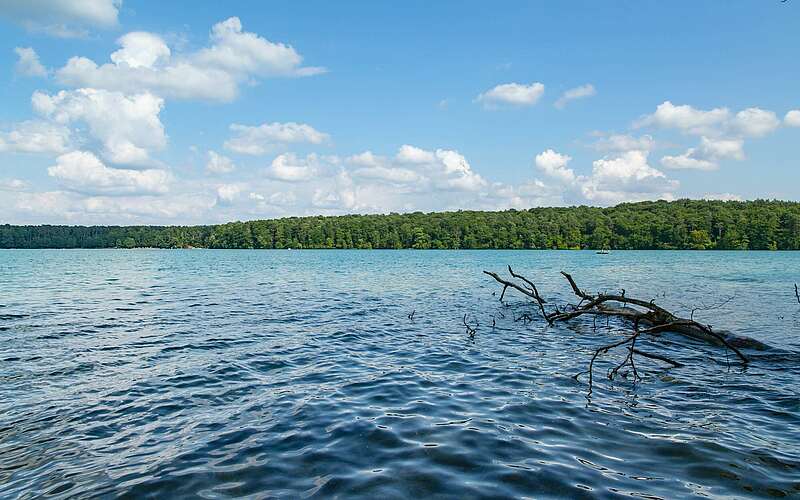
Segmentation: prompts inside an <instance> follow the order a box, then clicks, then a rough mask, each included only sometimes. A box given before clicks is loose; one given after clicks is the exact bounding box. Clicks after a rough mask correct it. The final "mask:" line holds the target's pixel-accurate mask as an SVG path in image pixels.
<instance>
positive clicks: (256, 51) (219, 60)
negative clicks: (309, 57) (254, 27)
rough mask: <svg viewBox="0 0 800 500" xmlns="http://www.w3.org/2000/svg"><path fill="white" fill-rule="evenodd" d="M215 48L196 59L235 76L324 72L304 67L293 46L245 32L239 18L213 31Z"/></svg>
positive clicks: (197, 55)
mask: <svg viewBox="0 0 800 500" xmlns="http://www.w3.org/2000/svg"><path fill="white" fill-rule="evenodd" d="M211 41H212V45H211V46H210V47H208V48H205V49H202V50H201V51H200V52H198V53H197V54H196V55H195V59H196V61H197V62H198V63H199V64H200V65H202V66H208V67H216V68H222V69H224V70H225V71H228V72H230V73H233V74H254V75H261V76H309V75H314V74H318V73H321V72H324V71H325V70H324V69H323V68H315V67H305V68H303V67H301V64H302V62H303V58H302V57H301V56H300V54H298V53H297V51H295V50H294V48H293V47H292V46H290V45H284V44H282V43H273V42H270V41H269V40H267V39H265V38H262V37H260V36H258V35H256V34H255V33H248V32H243V31H242V23H241V21H240V20H239V18H238V17H231V18H228V19H226V20H225V21H222V22H219V23H217V24H215V25H214V26H213V27H212V28H211Z"/></svg>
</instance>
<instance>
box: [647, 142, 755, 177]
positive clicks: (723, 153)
mask: <svg viewBox="0 0 800 500" xmlns="http://www.w3.org/2000/svg"><path fill="white" fill-rule="evenodd" d="M725 158H730V159H733V160H744V158H745V156H744V140H743V139H738V138H734V139H731V138H709V137H706V136H703V137H701V138H700V147H698V148H689V149H687V150H686V152H685V153H683V154H681V155H675V156H670V155H667V156H664V157H663V158H661V164H662V165H664V166H665V167H667V168H671V169H682V170H716V169H717V168H719V160H721V159H725Z"/></svg>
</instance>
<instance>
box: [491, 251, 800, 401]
mask: <svg viewBox="0 0 800 500" xmlns="http://www.w3.org/2000/svg"><path fill="white" fill-rule="evenodd" d="M483 272H484V273H485V274H487V275H489V276H491V277H492V278H494V279H495V281H497V282H498V283H500V284H501V285H503V292H502V294H501V295H500V300H501V302H502V300H503V298H504V297H505V293H506V291H507V290H508V289H509V288H512V289H514V290H517V291H519V292H520V293H522V294H523V295H525V296H526V297H528V298H530V299H532V300H533V301H534V303H535V304H536V305H537V306H538V308H539V311H540V313H541V315H542V317H543V318H544V319H545V320H546V321H547V322H548V323H549V324H553V323H555V322H559V321H568V320H571V319H574V318H577V317H579V316H583V315H588V316H593V317H594V318H595V319H596V318H597V316H601V317H602V316H605V317H606V318H607V319H608V318H611V317H616V318H621V319H623V320H625V321H628V322H630V323H632V324H633V333H632V334H631V335H629V336H628V337H626V338H625V339H623V340H620V341H618V342H614V343H611V344H608V345H604V346H602V347H600V348H598V349H597V350H596V351H595V352H594V354H593V356H592V358H591V360H590V362H589V370H588V373H589V388H590V391H591V386H592V381H593V373H592V372H593V368H594V362H595V360H596V359H597V358H598V356H600V355H601V354H605V353H607V352H609V351H610V350H612V349H614V348H617V347H621V346H624V345H626V346H627V347H628V349H627V353H626V355H625V357H624V358H623V360H622V362H621V363H619V364H618V365H617V366H616V367H614V368H613V369H612V370H610V372H609V374H608V376H609V378H614V377H615V376H616V375H617V374H618V372H619V371H620V370H621V369H622V368H624V367H625V366H629V367H630V369H631V372H632V373H633V378H634V381H636V380H638V379H639V378H640V377H639V373H638V370H637V368H636V361H635V357H636V356H640V357H643V358H648V359H652V360H658V361H662V362H664V363H667V364H669V365H671V366H673V367H681V366H683V364H682V363H679V362H678V361H675V360H673V359H670V358H668V357H666V356H662V355H660V354H654V353H650V352H645V351H641V350H639V349H637V348H636V341H637V339H638V338H640V337H641V336H643V335H645V336H658V335H659V334H661V333H663V332H672V333H677V334H680V335H683V336H685V337H689V338H691V339H693V340H700V341H704V342H706V343H709V344H712V345H717V346H721V347H725V348H726V349H727V350H730V351H733V352H734V353H735V354H736V356H737V357H738V359H739V361H740V362H741V363H742V364H743V365H747V363H748V362H749V359H748V357H747V356H746V355H745V354H744V353H743V352H742V350H741V349H740V348H741V347H751V348H756V349H766V348H767V346H766V345H764V344H762V343H761V342H759V341H757V340H755V339H751V338H747V337H739V336H736V335H733V334H731V333H730V332H725V331H722V330H719V331H717V330H714V329H713V327H712V326H711V325H704V324H702V323H699V322H697V321H695V320H694V312H695V311H697V310H710V309H717V308H720V307H722V306H724V305H725V304H727V303H728V302H730V301H731V300H732V298H733V297H731V298H728V299H726V300H725V301H723V302H721V303H720V304H716V305H713V306H710V307H708V306H705V305H703V307H701V308H693V309H692V314H691V317H690V318H682V317H679V316H677V315H675V314H673V313H672V312H670V311H668V310H667V309H664V308H663V307H661V306H659V305H656V303H655V300H649V301H648V300H643V299H638V298H635V297H629V296H626V295H625V289H622V292H621V294H615V293H611V294H609V293H598V294H596V295H593V294H591V293H589V292H586V291H585V290H582V289H581V288H580V287H579V286H578V284H577V283H576V282H575V279H574V278H573V277H572V275H570V274H569V273H567V272H564V271H562V272H561V274H562V276H564V278H565V279H566V280H567V283H569V286H570V288H571V289H572V293H573V294H574V295H575V296H576V297H578V298H579V299H580V301H579V302H578V304H567V305H566V306H561V307H559V306H558V305H557V304H554V305H553V307H552V308H551V309H552V312H548V311H547V309H545V304H547V301H545V299H544V298H542V296H541V295H540V294H539V290H538V288H537V287H536V284H535V283H534V282H533V281H531V280H529V279H528V278H526V277H525V276H522V275H520V274H518V273H515V272H514V270H513V269H511V266H508V272H509V274H510V275H511V277H512V278H513V279H514V280H517V281H513V280H507V279H504V278H501V277H500V276H499V275H497V274H496V273H493V272H490V271H483ZM795 295H796V296H797V299H798V302H800V290H798V287H797V285H795ZM523 316H526V315H523ZM526 319H527V320H530V317H528V318H526ZM594 324H595V327H596V322H595V323H594ZM640 326H643V327H644V328H641V329H640Z"/></svg>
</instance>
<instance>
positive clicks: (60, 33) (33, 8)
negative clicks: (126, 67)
mask: <svg viewBox="0 0 800 500" xmlns="http://www.w3.org/2000/svg"><path fill="white" fill-rule="evenodd" d="M121 5H122V1H121V0H80V1H76V0H4V1H3V2H0V16H3V17H7V18H9V19H12V20H14V21H16V22H18V23H20V24H21V25H23V26H25V27H26V28H27V29H29V30H31V31H37V32H44V33H47V34H49V35H52V36H57V37H62V38H68V37H81V36H86V34H87V28H89V27H91V28H112V27H114V26H116V25H117V16H118V14H119V8H120V6H121Z"/></svg>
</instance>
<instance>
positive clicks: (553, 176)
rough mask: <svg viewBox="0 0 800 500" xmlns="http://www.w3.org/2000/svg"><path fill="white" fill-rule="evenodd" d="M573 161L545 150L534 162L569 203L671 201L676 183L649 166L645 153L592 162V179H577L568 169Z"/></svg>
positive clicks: (639, 151) (584, 176) (617, 154)
mask: <svg viewBox="0 0 800 500" xmlns="http://www.w3.org/2000/svg"><path fill="white" fill-rule="evenodd" d="M571 160H572V158H571V157H570V156H568V155H565V154H561V153H558V152H556V151H554V150H552V149H548V150H546V151H544V152H542V153H540V154H538V155H536V158H535V160H534V162H535V164H536V167H537V169H538V170H539V171H540V172H542V173H543V174H544V175H545V176H546V177H547V178H548V179H550V180H552V181H553V182H555V183H556V186H557V188H558V189H559V192H560V195H561V196H562V197H566V199H567V200H568V201H570V202H580V203H585V202H590V203H600V204H603V205H606V204H613V203H620V202H623V201H639V200H648V199H671V198H673V194H672V193H673V191H674V190H675V189H677V188H678V182H677V181H674V180H670V179H668V178H667V176H666V175H665V174H664V173H663V172H661V171H660V170H658V169H655V168H653V167H651V166H650V165H649V164H648V152H647V151H644V150H630V151H623V152H617V153H614V154H611V155H609V156H605V157H603V158H601V159H598V160H595V161H594V162H592V173H591V175H579V174H576V173H575V171H574V170H573V169H571V168H569V167H568V164H569V162H570V161H571Z"/></svg>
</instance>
